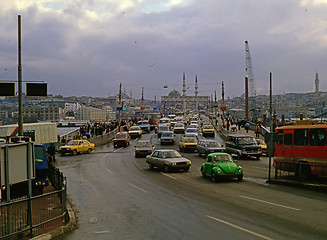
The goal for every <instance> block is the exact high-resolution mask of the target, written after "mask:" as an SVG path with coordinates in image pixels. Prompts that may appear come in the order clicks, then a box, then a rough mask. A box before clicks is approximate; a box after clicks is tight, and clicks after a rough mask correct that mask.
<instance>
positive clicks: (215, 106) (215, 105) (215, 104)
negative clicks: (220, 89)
mask: <svg viewBox="0 0 327 240" xmlns="http://www.w3.org/2000/svg"><path fill="white" fill-rule="evenodd" d="M214 108H215V117H216V118H217V91H215V103H214ZM216 124H217V120H216Z"/></svg>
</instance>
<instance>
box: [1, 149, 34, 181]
mask: <svg viewBox="0 0 327 240" xmlns="http://www.w3.org/2000/svg"><path fill="white" fill-rule="evenodd" d="M6 146H8V155H6ZM6 157H7V158H8V167H7V169H8V172H7V173H6ZM28 158H30V160H31V161H30V167H29V169H30V176H31V178H35V159H34V145H33V144H32V143H25V142H24V143H17V144H3V145H1V147H0V185H1V186H3V185H5V183H6V176H7V177H8V181H9V184H10V185H11V184H15V183H20V182H24V181H27V180H28V173H27V169H28V167H27V163H28V162H29V161H28Z"/></svg>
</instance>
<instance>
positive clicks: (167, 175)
mask: <svg viewBox="0 0 327 240" xmlns="http://www.w3.org/2000/svg"><path fill="white" fill-rule="evenodd" d="M161 174H162V175H165V176H166V177H170V178H172V179H177V178H175V177H173V176H170V175H169V174H167V173H161Z"/></svg>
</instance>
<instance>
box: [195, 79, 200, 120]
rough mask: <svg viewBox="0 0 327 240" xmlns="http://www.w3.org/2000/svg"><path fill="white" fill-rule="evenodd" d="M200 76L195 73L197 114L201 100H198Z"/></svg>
mask: <svg viewBox="0 0 327 240" xmlns="http://www.w3.org/2000/svg"><path fill="white" fill-rule="evenodd" d="M198 93H199V92H198V76H197V75H195V109H196V114H197V115H199V101H198Z"/></svg>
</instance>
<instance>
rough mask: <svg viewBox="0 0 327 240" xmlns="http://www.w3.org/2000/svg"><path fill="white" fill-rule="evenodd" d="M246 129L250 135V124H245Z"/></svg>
mask: <svg viewBox="0 0 327 240" xmlns="http://www.w3.org/2000/svg"><path fill="white" fill-rule="evenodd" d="M244 128H245V131H246V133H248V132H249V128H250V124H249V123H248V122H246V123H245V124H244Z"/></svg>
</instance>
